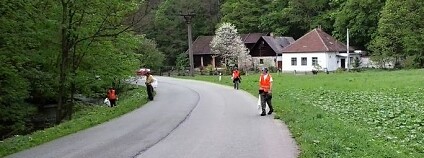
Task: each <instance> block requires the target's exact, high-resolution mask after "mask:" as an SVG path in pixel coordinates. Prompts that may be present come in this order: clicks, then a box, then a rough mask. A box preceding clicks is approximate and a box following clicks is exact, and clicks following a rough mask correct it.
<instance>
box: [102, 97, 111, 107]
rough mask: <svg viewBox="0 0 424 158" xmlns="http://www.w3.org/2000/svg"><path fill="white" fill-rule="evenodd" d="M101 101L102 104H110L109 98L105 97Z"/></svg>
mask: <svg viewBox="0 0 424 158" xmlns="http://www.w3.org/2000/svg"><path fill="white" fill-rule="evenodd" d="M103 103H104V104H106V105H107V106H110V100H109V99H108V98H106V99H105V100H104V101H103Z"/></svg>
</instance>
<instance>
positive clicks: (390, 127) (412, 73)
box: [185, 70, 424, 158]
mask: <svg viewBox="0 0 424 158" xmlns="http://www.w3.org/2000/svg"><path fill="white" fill-rule="evenodd" d="M185 78H189V79H193V78H192V77H185ZM194 79H197V80H205V81H210V82H215V83H220V84H225V85H231V84H232V83H231V80H230V77H229V76H223V78H222V81H221V82H220V81H218V77H217V76H196V77H195V78H194ZM258 79H259V75H258V74H256V75H249V76H243V80H242V83H241V89H243V90H246V91H248V92H250V93H251V94H253V95H254V96H256V95H257V89H258V87H257V86H258ZM273 79H274V83H273V84H274V85H273V86H274V87H273V95H274V96H273V103H274V105H275V106H276V118H278V119H281V120H283V121H284V122H285V123H286V124H287V125H288V126H289V128H290V130H291V133H292V134H293V137H294V138H295V139H296V141H297V143H298V145H299V146H300V150H301V157H305V158H315V157H370V158H379V157H417V158H418V157H424V115H423V114H424V96H423V92H424V70H408V71H406V70H405V71H366V72H360V73H334V74H318V75H293V74H273Z"/></svg>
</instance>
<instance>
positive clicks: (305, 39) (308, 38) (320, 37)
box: [282, 28, 353, 53]
mask: <svg viewBox="0 0 424 158" xmlns="http://www.w3.org/2000/svg"><path fill="white" fill-rule="evenodd" d="M349 50H352V51H353V49H352V48H349ZM282 52H283V53H294V52H346V45H345V44H343V43H341V42H339V41H337V40H336V39H335V38H334V37H332V36H331V35H329V34H327V33H325V32H324V31H323V30H322V29H320V28H316V29H313V30H312V31H310V32H308V33H307V34H305V35H303V36H302V37H300V38H299V39H298V40H296V41H295V42H294V43H293V44H291V45H289V46H287V47H286V48H284V49H283V50H282Z"/></svg>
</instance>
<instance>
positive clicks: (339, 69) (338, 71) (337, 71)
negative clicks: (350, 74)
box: [336, 67, 346, 73]
mask: <svg viewBox="0 0 424 158" xmlns="http://www.w3.org/2000/svg"><path fill="white" fill-rule="evenodd" d="M344 71H346V69H345V68H341V67H339V68H337V70H336V73H342V72H344Z"/></svg>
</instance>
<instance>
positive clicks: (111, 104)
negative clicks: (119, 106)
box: [109, 99, 116, 107]
mask: <svg viewBox="0 0 424 158" xmlns="http://www.w3.org/2000/svg"><path fill="white" fill-rule="evenodd" d="M109 101H110V107H114V106H116V99H109Z"/></svg>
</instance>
